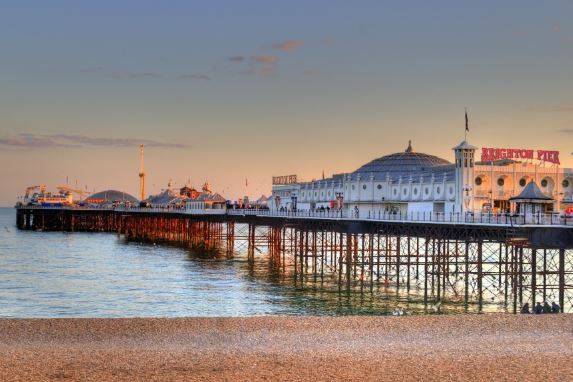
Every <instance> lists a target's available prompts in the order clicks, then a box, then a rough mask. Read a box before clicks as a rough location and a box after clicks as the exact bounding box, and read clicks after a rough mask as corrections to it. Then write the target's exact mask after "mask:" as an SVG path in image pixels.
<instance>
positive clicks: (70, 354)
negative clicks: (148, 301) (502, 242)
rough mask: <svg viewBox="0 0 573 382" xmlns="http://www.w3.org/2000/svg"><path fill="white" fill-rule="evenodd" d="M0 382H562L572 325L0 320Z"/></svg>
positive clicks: (482, 320) (453, 320) (571, 376)
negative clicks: (77, 381) (415, 381)
mask: <svg viewBox="0 0 573 382" xmlns="http://www.w3.org/2000/svg"><path fill="white" fill-rule="evenodd" d="M0 380H2V381H49V380H52V381H62V380H70V381H75V380H86V381H102V380H114V381H134V380H146V381H164V380H175V381H206V380H207V381H211V380H212V381H215V380H217V381H219V380H223V381H265V380H293V381H308V380H314V381H332V380H357V381H358V380H359V381H365V380H366V381H368V380H401V381H414V380H435V381H438V380H439V381H450V380H451V381H459V380H473V381H476V380H507V381H511V380H520V381H529V380H531V381H533V380H559V381H565V380H573V315H563V314H560V315H540V316H534V315H528V316H523V315H522V316H515V315H505V314H491V315H455V316H410V317H356V316H355V317H270V316H268V317H250V318H173V319H167V318H165V319H163V318H128V319H0Z"/></svg>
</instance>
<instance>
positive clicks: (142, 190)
mask: <svg viewBox="0 0 573 382" xmlns="http://www.w3.org/2000/svg"><path fill="white" fill-rule="evenodd" d="M139 197H140V200H144V199H145V169H144V167H143V145H139Z"/></svg>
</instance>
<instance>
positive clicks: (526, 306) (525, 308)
mask: <svg viewBox="0 0 573 382" xmlns="http://www.w3.org/2000/svg"><path fill="white" fill-rule="evenodd" d="M529 313H531V312H530V311H529V303H528V302H526V303H525V304H524V305H523V307H522V308H521V314H529Z"/></svg>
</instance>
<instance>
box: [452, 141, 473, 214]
mask: <svg viewBox="0 0 573 382" xmlns="http://www.w3.org/2000/svg"><path fill="white" fill-rule="evenodd" d="M453 150H454V152H455V157H456V202H455V211H456V212H466V211H473V209H474V192H473V180H474V166H475V163H474V159H475V152H476V150H477V147H475V146H472V145H470V144H469V143H468V142H467V141H465V140H464V141H463V142H462V143H460V144H459V145H457V146H456V147H454V148H453Z"/></svg>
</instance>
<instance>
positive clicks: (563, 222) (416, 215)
mask: <svg viewBox="0 0 573 382" xmlns="http://www.w3.org/2000/svg"><path fill="white" fill-rule="evenodd" d="M18 208H21V209H50V210H78V211H82V210H95V211H102V210H103V211H106V210H107V211H118V212H140V213H142V212H144V213H174V214H188V215H230V216H261V217H277V218H306V219H334V220H363V221H380V222H404V223H407V222H414V223H436V224H476V225H500V226H524V225H529V226H563V227H573V216H567V215H564V214H559V213H552V214H541V213H539V214H527V215H523V214H521V215H516V214H499V213H498V214H495V213H485V212H466V213H454V212H421V211H420V212H409V213H400V212H397V213H395V212H388V211H368V212H366V213H365V212H358V211H354V210H337V209H331V210H298V211H280V210H269V209H226V210H224V209H204V210H196V209H194V210H189V209H185V208H177V207H153V208H143V207H96V206H93V207H91V206H81V207H80V206H77V207H76V206H73V207H71V206H68V207H42V206H27V207H23V206H21V207H18Z"/></svg>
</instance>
